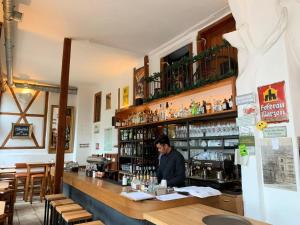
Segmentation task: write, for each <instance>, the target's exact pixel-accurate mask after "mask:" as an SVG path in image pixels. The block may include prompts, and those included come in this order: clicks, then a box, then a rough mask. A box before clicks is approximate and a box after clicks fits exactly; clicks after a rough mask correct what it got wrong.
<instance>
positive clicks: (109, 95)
mask: <svg viewBox="0 0 300 225" xmlns="http://www.w3.org/2000/svg"><path fill="white" fill-rule="evenodd" d="M105 105H106V107H105V108H106V109H107V110H108V109H111V93H108V94H107V95H106V98H105Z"/></svg>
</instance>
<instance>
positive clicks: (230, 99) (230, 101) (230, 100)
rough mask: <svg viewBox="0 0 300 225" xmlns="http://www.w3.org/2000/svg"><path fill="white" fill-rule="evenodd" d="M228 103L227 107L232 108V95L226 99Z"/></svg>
mask: <svg viewBox="0 0 300 225" xmlns="http://www.w3.org/2000/svg"><path fill="white" fill-rule="evenodd" d="M228 105H229V109H232V107H233V101H232V96H230V98H229V99H228Z"/></svg>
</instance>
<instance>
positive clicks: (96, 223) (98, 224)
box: [79, 220, 105, 225]
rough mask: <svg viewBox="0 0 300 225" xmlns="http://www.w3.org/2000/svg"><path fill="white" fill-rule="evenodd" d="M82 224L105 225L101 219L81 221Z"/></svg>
mask: <svg viewBox="0 0 300 225" xmlns="http://www.w3.org/2000/svg"><path fill="white" fill-rule="evenodd" d="M79 224H80V225H105V224H104V223H102V222H101V221H100V220H96V221H92V222H87V223H79Z"/></svg>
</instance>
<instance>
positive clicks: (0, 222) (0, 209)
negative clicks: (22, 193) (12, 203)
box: [0, 201, 7, 225]
mask: <svg viewBox="0 0 300 225" xmlns="http://www.w3.org/2000/svg"><path fill="white" fill-rule="evenodd" d="M6 218H7V216H6V214H5V202H4V201H0V225H6Z"/></svg>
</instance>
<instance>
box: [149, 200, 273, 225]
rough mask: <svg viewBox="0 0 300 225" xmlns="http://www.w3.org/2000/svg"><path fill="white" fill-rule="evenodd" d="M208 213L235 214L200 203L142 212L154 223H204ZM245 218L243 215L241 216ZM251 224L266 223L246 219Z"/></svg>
mask: <svg viewBox="0 0 300 225" xmlns="http://www.w3.org/2000/svg"><path fill="white" fill-rule="evenodd" d="M209 215H235V216H238V215H236V214H233V213H230V212H227V211H223V210H220V209H216V208H212V207H209V206H205V205H202V204H193V205H186V206H181V207H176V208H171V209H164V210H159V211H153V212H147V213H144V219H145V220H148V221H149V222H151V223H154V224H156V225H182V224H184V225H205V224H204V223H203V222H202V219H203V218H204V217H205V216H209ZM243 218H245V217H243ZM245 219H247V220H249V221H250V222H251V224H252V225H268V224H267V223H263V222H260V221H257V220H252V219H248V218H245Z"/></svg>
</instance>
